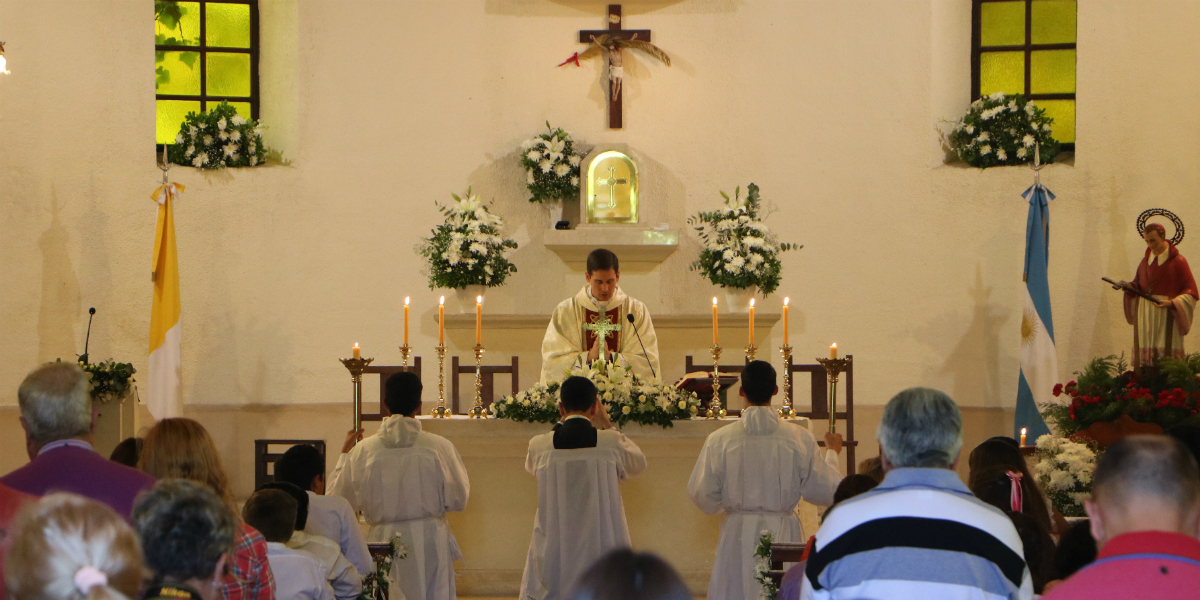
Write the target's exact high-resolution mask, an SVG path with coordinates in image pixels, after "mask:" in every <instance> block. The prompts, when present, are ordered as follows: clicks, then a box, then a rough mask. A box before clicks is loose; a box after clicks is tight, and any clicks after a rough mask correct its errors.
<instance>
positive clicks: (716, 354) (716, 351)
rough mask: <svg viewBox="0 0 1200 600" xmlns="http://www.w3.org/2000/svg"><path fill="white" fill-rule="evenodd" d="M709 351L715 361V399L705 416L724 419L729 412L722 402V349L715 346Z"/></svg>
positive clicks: (713, 374) (713, 385)
mask: <svg viewBox="0 0 1200 600" xmlns="http://www.w3.org/2000/svg"><path fill="white" fill-rule="evenodd" d="M709 351H710V352H712V359H713V370H712V376H713V382H712V388H713V397H712V402H709V403H708V413H707V414H706V415H705V416H706V417H708V418H710V419H724V418H725V416H726V415H727V414H728V412H726V410H725V406H724V405H723V404H722V402H721V367H720V364H721V347H720V346H718V345H716V344H713V345H712V346H711V347H709ZM714 404H715V405H716V406H717V410H713V405H714Z"/></svg>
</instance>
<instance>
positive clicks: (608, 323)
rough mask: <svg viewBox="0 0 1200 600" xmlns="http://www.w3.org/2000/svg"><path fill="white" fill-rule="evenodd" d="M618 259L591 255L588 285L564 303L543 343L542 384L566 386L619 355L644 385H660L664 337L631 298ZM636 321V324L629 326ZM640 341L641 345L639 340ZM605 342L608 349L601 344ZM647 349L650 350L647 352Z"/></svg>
mask: <svg viewBox="0 0 1200 600" xmlns="http://www.w3.org/2000/svg"><path fill="white" fill-rule="evenodd" d="M620 280H621V269H620V263H619V262H618V261H617V255H616V254H613V253H612V252H610V251H608V250H605V249H603V248H598V249H596V250H593V251H592V252H591V253H590V254H588V258H587V273H586V275H585V281H586V282H587V285H585V286H584V287H583V289H581V290H580V291H579V293H578V294H575V296H574V297H572V298H569V299H567V300H564V301H562V303H560V304H559V305H558V307H557V308H555V309H554V314H553V315H552V316H551V317H550V324H549V326H547V327H546V336H545V338H543V339H542V377H541V381H542V383H548V382H551V381H562V380H563V379H564V378H565V377H566V375H567V374H568V372H571V371H573V370H575V368H576V367H582V366H586V365H587V364H590V363H591V362H592V361H594V360H596V359H598V358H600V355H601V354H604V355H605V356H609V355H611V354H612V353H616V354H618V355H619V361H620V362H621V364H623V365H625V366H628V367H630V368H632V369H633V373H634V375H637V376H638V377H639V378H641V379H658V378H659V377H661V376H662V368H661V367H660V366H659V362H658V337H657V336H655V334H654V323H653V322H652V321H651V320H650V312H649V311H647V310H646V305H645V304H642V303H641V302H639V301H638V300H635V299H633V298H630V297H629V296H627V295H625V292H624V291H622V290H621V288H620V287H618V285H617V284H618V282H619V281H620ZM629 315H632V316H633V322H632V323H631V322H630V321H629ZM639 336H640V340H639ZM602 339H603V340H604V341H603V343H602V342H601V340H602ZM643 346H644V348H643Z"/></svg>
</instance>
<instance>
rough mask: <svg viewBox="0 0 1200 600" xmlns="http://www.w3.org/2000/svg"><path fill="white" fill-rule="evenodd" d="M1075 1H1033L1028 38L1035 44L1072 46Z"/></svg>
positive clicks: (1075, 11) (1073, 39)
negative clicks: (1031, 20)
mask: <svg viewBox="0 0 1200 600" xmlns="http://www.w3.org/2000/svg"><path fill="white" fill-rule="evenodd" d="M1076 14H1077V10H1076V2H1075V0H1034V2H1033V23H1032V26H1031V31H1030V37H1031V38H1032V39H1033V43H1035V44H1074V43H1075V17H1076Z"/></svg>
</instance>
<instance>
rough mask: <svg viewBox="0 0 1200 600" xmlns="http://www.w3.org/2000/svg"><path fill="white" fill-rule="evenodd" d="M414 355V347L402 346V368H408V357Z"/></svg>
mask: <svg viewBox="0 0 1200 600" xmlns="http://www.w3.org/2000/svg"><path fill="white" fill-rule="evenodd" d="M409 354H412V347H411V346H409V345H408V344H404V345H403V346H400V366H402V367H404V368H406V369H407V368H408V355H409Z"/></svg>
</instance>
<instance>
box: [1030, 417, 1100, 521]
mask: <svg viewBox="0 0 1200 600" xmlns="http://www.w3.org/2000/svg"><path fill="white" fill-rule="evenodd" d="M1037 455H1038V463H1037V467H1036V469H1035V472H1036V474H1037V479H1038V485H1040V486H1041V488H1042V490H1043V491H1044V492H1045V493H1046V496H1047V497H1049V498H1050V501H1051V502H1052V503H1054V507H1055V508H1057V509H1058V512H1060V513H1062V515H1063V516H1065V517H1082V516H1085V514H1084V511H1083V499H1084V498H1087V497H1088V496H1089V495H1091V492H1092V475H1093V474H1094V473H1095V472H1096V460H1097V456H1096V452H1095V451H1093V450H1092V448H1091V447H1090V446H1088V445H1087V444H1081V443H1079V442H1072V441H1070V440H1068V439H1066V438H1061V437H1056V436H1053V435H1050V434H1046V435H1043V436H1041V437H1039V438H1038V440H1037Z"/></svg>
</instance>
